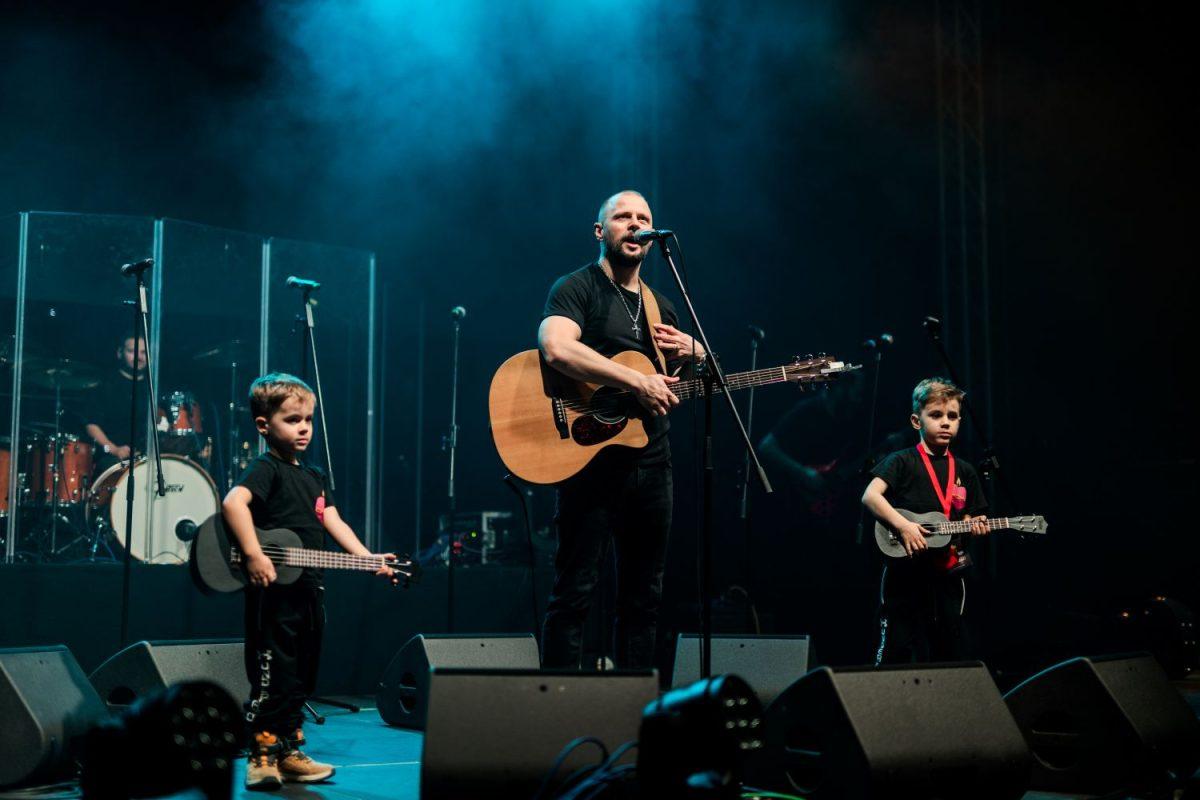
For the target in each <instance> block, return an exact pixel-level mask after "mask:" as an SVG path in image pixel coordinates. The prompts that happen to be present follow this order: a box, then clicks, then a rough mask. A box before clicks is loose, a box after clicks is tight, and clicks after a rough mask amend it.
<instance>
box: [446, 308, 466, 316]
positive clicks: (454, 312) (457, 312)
mask: <svg viewBox="0 0 1200 800" xmlns="http://www.w3.org/2000/svg"><path fill="white" fill-rule="evenodd" d="M466 316H467V310H466V309H465V308H463V307H462V306H455V307H454V308H452V309H450V317H451V319H466Z"/></svg>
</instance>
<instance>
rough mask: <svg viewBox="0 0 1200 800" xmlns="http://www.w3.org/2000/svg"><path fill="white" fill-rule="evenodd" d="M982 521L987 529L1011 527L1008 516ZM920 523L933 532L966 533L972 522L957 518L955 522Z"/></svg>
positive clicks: (995, 529)
mask: <svg viewBox="0 0 1200 800" xmlns="http://www.w3.org/2000/svg"><path fill="white" fill-rule="evenodd" d="M984 522H985V523H986V524H987V529H988V530H989V531H997V530H1002V529H1004V528H1010V527H1012V526H1011V525H1010V524H1009V521H1008V517H990V518H988V519H986V520H984ZM922 525H923V526H924V527H926V528H932V529H933V531H934V533H968V532H970V530H971V525H972V523H970V522H967V521H966V520H957V521H955V522H932V523H930V522H925V523H922Z"/></svg>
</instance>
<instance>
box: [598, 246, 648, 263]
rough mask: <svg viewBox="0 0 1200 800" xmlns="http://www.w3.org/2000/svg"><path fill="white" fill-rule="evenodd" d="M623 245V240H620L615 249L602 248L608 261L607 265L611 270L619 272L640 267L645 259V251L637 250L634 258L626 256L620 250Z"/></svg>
mask: <svg viewBox="0 0 1200 800" xmlns="http://www.w3.org/2000/svg"><path fill="white" fill-rule="evenodd" d="M624 244H625V240H621V241H618V242H617V243H616V246H615V247H612V246H609V247H606V248H604V249H605V253H604V256H605V258H607V259H608V265H609V266H610V267H612V268H613V269H621V270H626V269H636V268H638V267H639V266H641V264H642V261H644V260H645V258H646V249H645V248H644V247H643V248H639V249H638V254H637V255H636V256H627V255H625V251H624V250H623V249H622V245H624Z"/></svg>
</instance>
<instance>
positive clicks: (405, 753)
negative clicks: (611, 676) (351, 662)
mask: <svg viewBox="0 0 1200 800" xmlns="http://www.w3.org/2000/svg"><path fill="white" fill-rule="evenodd" d="M1177 685H1179V688H1180V689H1181V690H1183V691H1184V694H1185V696H1187V697H1188V700H1189V702H1190V703H1191V704H1192V706H1193V708H1194V709H1195V710H1196V711H1197V712H1198V713H1200V681H1188V682H1187V683H1186V684H1177ZM334 699H339V698H334ZM341 699H345V700H348V701H351V702H354V703H357V704H359V705H361V706H362V711H360V712H359V713H357V714H355V713H352V712H349V711H344V710H342V709H339V708H334V707H332V706H325V705H320V704H317V710H318V711H319V712H320V713H321V714H323V715H325V718H326V719H325V724H324V725H316V724H313V723H309V724H308V725H306V726H305V735H306V736H307V737H308V741H309V746H308V747H307V748H306V752H308V753H309V754H310V755H311V756H312V757H313V758H315V759H317V760H318V761H324V762H327V763H331V764H334V765H335V766H336V767H337V774H335V775H334V776H333V779H332V780H330V781H328V782H326V783H320V784H311V785H308V786H300V785H297V784H288V785H286V786H284V788H283V790H282V791H280V792H275V793H264V792H247V791H245V789H243V788H242V784H243V781H244V778H245V774H246V762H245V760H244V759H242V760H239V761H238V762H237V765H236V770H237V771H236V774H235V780H236V785H235V791H234V797H236V798H257V799H258V800H261V798H263V797H288V798H302V797H306V798H316V797H321V798H330V800H352V799H353V800H384V799H385V798H386V799H387V800H417V798H418V797H419V796H420V776H421V742H422V738H423V736H422V734H421V733H418V732H416V731H409V730H403V729H401V728H393V727H390V726H388V725H386V724H384V722H383V720H381V719H380V718H379V714H378V713H377V712H376V711H375V707H374V698H369V697H357V698H341ZM179 797H180V798H183V797H185V795H180V796H179ZM189 797H190V796H189ZM1085 797H1088V795H1068V794H1054V793H1050V792H1027V793H1026V794H1025V796H1024V798H1023V800H1064V798H1085Z"/></svg>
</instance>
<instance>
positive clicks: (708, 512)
mask: <svg viewBox="0 0 1200 800" xmlns="http://www.w3.org/2000/svg"><path fill="white" fill-rule="evenodd" d="M671 238H676V243H677V244H678V239H677V237H675V234H671V235H670V237H664V238H662V239H660V240H659V244H660V245H661V247H662V256H663V260H664V261H666V263H667V266H668V267H670V268H671V276H672V277H674V278H675V286H676V288H678V289H679V294H680V296H682V297H683V302H684V305H685V306H687V310H688V316H689V317H691V320H692V325H693V326H694V327H695V329H696V334H697V335H698V336H699V337H700V344H701V345H702V346H703V347H704V352H705V353H706V354H707V358H705V370H704V374H703V376H701V381H702V393H703V395H704V454H703V458H704V486H703V496H704V504H703V511H702V512H701V516H702V518H703V525H702V527H701V544H700V547H701V552H700V559H701V565H700V574H701V587H700V591H701V595H702V597H701V605H700V677H701V678H708V677H711V676H712V539H713V450H712V421H713V408H712V398H713V391H714V389H715V390H719V391H720V392H721V394H723V395H724V396H725V402H726V404H727V405H728V406H729V413H730V414H732V415H733V419H734V422H736V423H737V428H738V432H739V433H740V434H741V435H742V441H743V443H744V444H745V445H746V452H747V453H748V454H749V455H750V460H751V461H753V462H754V468H755V470H756V472H757V473H758V480H759V482H760V483H762V487H763V489H765V490H766V491H767V493H768V494H770V493H771V492H772V489H771V482H770V481H769V480H767V472H766V470H764V469H763V466H762V463H761V462H760V461H759V460H758V453H756V452H754V444H753V443H752V442H751V441H750V434H749V433H747V432H746V426H745V425H744V424H742V417H741V415H740V414H739V413H738V410H737V404H735V403H734V402H733V396H732V395H730V393H729V386H728V385H727V384H726V382H725V373H724V371H723V370H722V369H721V366H720V364H718V363H717V358H716V356H715V355H714V354H713V349H712V347H711V346H710V345H709V343H708V336H706V335H705V333H704V327H703V326H702V325H701V324H700V318H699V317H698V316H696V307H695V306H694V305H692V298H691V296H690V295H689V294H688V292H687V288H686V287H685V286H684V284H683V277H682V276H681V275H680V274H679V269H678V267H676V266H675V259H674V257H673V256H672V255H671V244H670V239H671ZM650 334H651V335H652V336H653V335H654V332H653V331H651V332H650Z"/></svg>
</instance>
